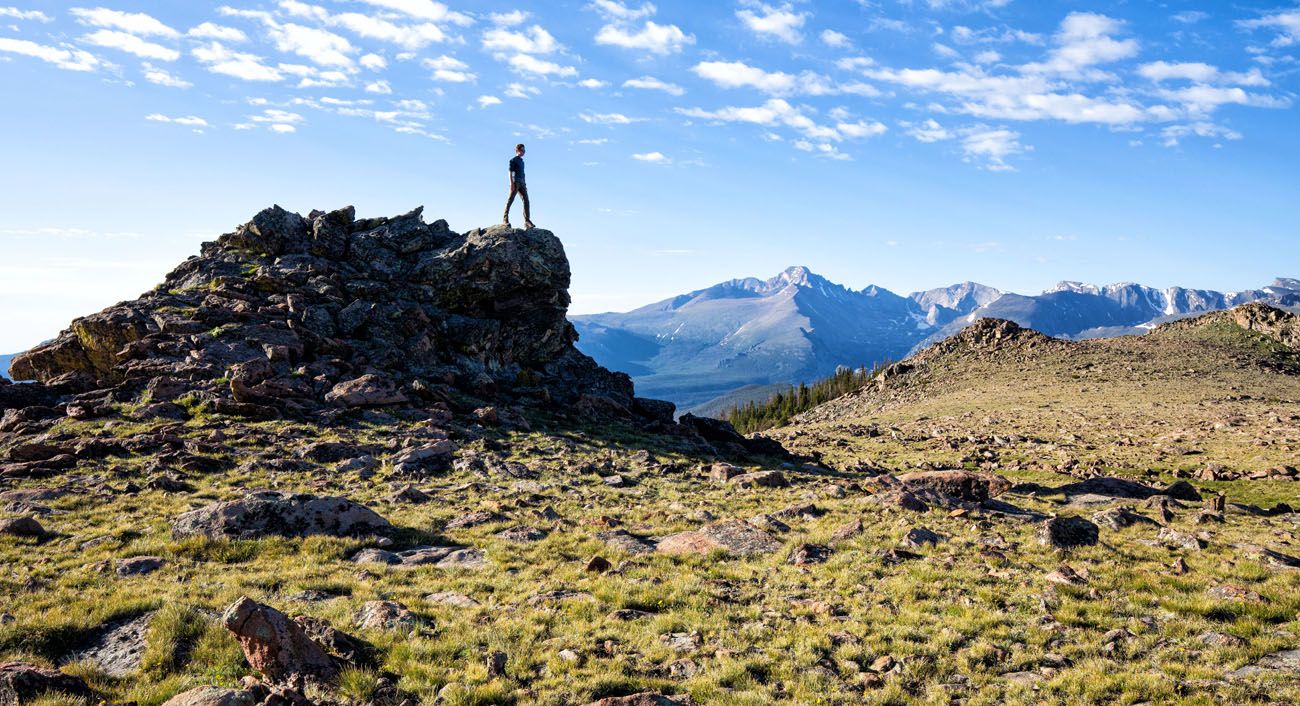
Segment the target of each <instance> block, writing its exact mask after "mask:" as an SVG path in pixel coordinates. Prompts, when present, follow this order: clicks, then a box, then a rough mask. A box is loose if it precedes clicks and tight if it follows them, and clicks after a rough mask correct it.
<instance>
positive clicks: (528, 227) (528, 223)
mask: <svg viewBox="0 0 1300 706" xmlns="http://www.w3.org/2000/svg"><path fill="white" fill-rule="evenodd" d="M536 227H537V226H535V225H533V222H532V221H524V230H532V229H534V228H536Z"/></svg>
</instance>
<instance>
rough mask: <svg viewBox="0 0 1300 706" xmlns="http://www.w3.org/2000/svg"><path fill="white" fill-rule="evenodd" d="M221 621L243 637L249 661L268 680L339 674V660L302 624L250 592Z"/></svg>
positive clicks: (238, 635)
mask: <svg viewBox="0 0 1300 706" xmlns="http://www.w3.org/2000/svg"><path fill="white" fill-rule="evenodd" d="M221 624H222V625H224V626H225V627H226V629H227V630H229V631H230V632H232V633H234V635H235V638H236V639H237V640H239V645H240V647H242V648H243V650H244V657H245V658H246V659H247V660H248V664H249V665H250V666H252V668H253V669H255V670H257V671H258V672H260V673H261V674H262V676H264V677H265V678H266V679H267V680H268V681H271V682H275V683H287V682H289V681H290V680H293V679H294V678H297V677H303V678H307V677H310V678H314V679H320V680H328V679H330V678H332V677H334V676H335V675H336V674H338V671H339V664H338V662H337V661H336V660H335V659H334V658H332V657H330V656H329V655H328V654H327V653H326V652H325V650H324V649H323V648H322V647H321V646H320V645H318V644H316V642H315V641H313V640H312V639H311V638H310V637H309V636H308V635H307V633H306V631H304V630H303V629H302V626H300V625H298V623H296V622H294V621H292V620H290V619H289V618H288V616H286V615H285V614H284V613H281V612H280V611H278V610H276V609H275V608H272V607H270V606H267V605H262V604H261V603H258V602H256V601H254V600H253V599H251V598H248V597H247V596H244V597H242V598H240V599H239V600H237V601H235V602H234V603H233V604H231V606H230V607H229V608H227V609H226V611H225V612H224V613H222V615H221Z"/></svg>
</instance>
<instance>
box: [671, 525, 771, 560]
mask: <svg viewBox="0 0 1300 706" xmlns="http://www.w3.org/2000/svg"><path fill="white" fill-rule="evenodd" d="M780 548H781V542H779V541H777V539H776V538H775V537H773V536H772V535H770V534H768V533H767V532H764V531H763V530H761V529H759V528H757V527H755V526H753V525H751V524H749V523H748V522H744V521H742V520H724V521H722V522H715V523H713V524H711V525H705V526H704V527H701V528H700V529H698V530H692V531H689V532H680V533H678V534H674V535H669V536H667V537H664V538H663V539H661V540H660V541H659V544H658V545H657V546H656V550H657V551H659V552H660V553H663V554H709V553H712V552H715V551H722V552H724V553H727V554H734V555H736V556H755V555H759V554H770V553H771V552H774V551H776V550H778V549H780Z"/></svg>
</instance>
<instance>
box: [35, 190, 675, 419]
mask: <svg viewBox="0 0 1300 706" xmlns="http://www.w3.org/2000/svg"><path fill="white" fill-rule="evenodd" d="M569 279H570V274H569V263H568V259H567V258H566V256H565V253H564V248H563V246H562V245H561V243H560V240H559V239H558V238H556V237H555V236H554V235H553V234H552V233H550V232H549V231H545V230H540V229H530V230H527V231H519V230H511V229H509V228H504V227H494V228H489V229H487V230H482V229H476V230H471V231H468V232H466V233H455V232H453V231H452V230H451V229H450V228H449V227H448V225H447V223H446V222H445V221H435V222H434V223H425V222H424V219H423V217H422V210H421V209H416V210H415V211H412V212H410V213H407V214H405V215H402V216H397V217H394V218H369V219H357V218H356V217H355V212H354V211H353V209H352V208H350V207H349V208H346V209H342V210H339V211H334V212H331V213H324V212H312V213H311V214H309V215H308V216H306V217H303V216H301V215H299V214H296V213H290V212H288V211H285V210H284V209H282V208H280V207H278V206H274V207H272V208H268V209H266V210H264V211H262V212H261V213H259V214H257V215H256V216H255V217H254V218H253V219H252V220H251V221H250V222H248V223H246V224H244V225H242V226H240V227H239V228H238V229H236V230H235V232H233V233H228V234H226V235H223V236H221V237H220V238H218V239H217V240H216V241H215V242H210V243H205V244H204V245H203V248H202V252H201V254H200V255H199V256H197V257H192V258H190V259H189V260H186V261H185V262H184V263H182V264H181V265H180V266H179V267H177V268H176V269H175V270H173V271H172V272H171V274H169V275H168V276H167V277H166V279H165V280H164V281H163V283H162V284H160V285H159V286H158V287H157V288H156V289H154V290H152V291H150V292H148V293H146V294H145V295H143V296H142V297H140V298H139V299H136V300H134V301H129V302H123V303H121V304H118V305H115V306H113V307H110V308H108V309H105V310H104V311H101V312H99V313H97V314H92V315H90V316H85V317H82V318H79V319H77V320H75V321H73V322H72V324H71V326H70V327H69V328H68V329H67V330H66V331H64V332H63V333H62V334H60V335H59V337H58V338H56V339H55V340H53V341H51V342H49V343H47V344H44V345H41V346H38V347H37V348H35V349H33V350H31V351H29V352H27V353H24V354H22V355H20V356H18V357H16V358H15V359H14V362H13V366H12V371H13V375H14V376H15V379H20V380H37V381H41V382H47V383H49V382H52V381H54V380H56V379H58V378H60V377H61V376H67V375H68V374H77V375H81V376H82V377H83V378H84V379H85V381H88V383H89V384H88V386H89V387H91V388H94V387H101V388H106V387H107V386H109V385H110V384H111V385H113V386H115V388H116V389H117V390H122V389H123V387H122V386H125V388H126V389H137V390H139V391H140V392H143V391H144V390H146V389H150V390H151V391H152V392H153V393H155V394H154V396H155V397H156V398H157V399H156V400H155V401H158V400H163V399H165V400H166V401H169V402H170V401H174V400H178V399H182V398H186V397H188V398H191V399H192V400H194V401H195V402H205V403H207V404H208V405H209V406H210V407H211V408H213V409H215V410H217V411H222V412H228V413H235V414H240V413H244V414H248V415H253V416H269V415H286V414H288V415H293V414H302V413H305V412H311V411H313V410H319V409H324V408H329V407H332V406H343V407H355V406H378V405H391V404H402V403H405V402H408V401H412V402H414V401H418V400H419V399H420V398H422V397H425V398H427V396H428V395H430V394H435V396H436V389H437V387H438V386H439V385H443V386H447V385H450V386H453V387H458V388H461V389H464V390H467V391H471V392H474V393H475V394H476V395H477V396H479V397H488V396H492V395H493V394H494V393H496V392H500V391H505V390H510V389H513V388H516V387H521V386H522V387H528V388H530V389H534V390H538V389H541V390H545V391H546V392H545V394H546V395H547V396H549V398H550V399H552V400H555V401H561V402H567V403H570V404H576V403H577V402H578V401H579V400H580V399H587V401H588V404H590V405H595V406H597V407H600V408H601V409H605V410H614V411H622V412H623V413H626V414H635V413H637V411H638V410H649V411H646V412H644V413H643V414H642V416H643V417H645V418H647V419H655V418H662V417H663V416H664V415H663V411H662V410H661V409H658V408H657V407H655V406H654V405H653V404H648V405H647V404H637V403H636V402H635V401H634V399H633V393H632V384H631V381H630V379H629V378H628V377H627V376H626V375H623V374H621V373H612V372H610V371H608V370H605V369H603V368H601V367H599V366H598V365H596V363H595V362H594V361H593V360H591V359H590V358H588V357H587V356H585V355H582V354H581V353H579V352H578V351H577V349H575V348H574V347H573V342H574V341H575V340H576V339H577V334H576V332H575V330H574V328H573V326H572V325H571V324H570V323H569V321H568V319H567V318H566V316H565V315H566V311H567V308H568V305H569V294H568V287H569ZM159 381H164V382H165V384H163V383H160V382H159ZM92 391H93V390H92ZM87 394H89V393H87ZM92 396H93V395H92ZM90 406H91V407H93V404H92V405H90ZM670 421H671V420H670V419H669V422H670Z"/></svg>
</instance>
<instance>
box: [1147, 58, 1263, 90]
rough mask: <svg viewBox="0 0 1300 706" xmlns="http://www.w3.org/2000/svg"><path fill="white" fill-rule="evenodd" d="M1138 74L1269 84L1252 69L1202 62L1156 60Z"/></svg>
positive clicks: (1155, 78)
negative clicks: (1229, 68) (1223, 67)
mask: <svg viewBox="0 0 1300 706" xmlns="http://www.w3.org/2000/svg"><path fill="white" fill-rule="evenodd" d="M1138 74H1139V75H1141V76H1143V77H1145V78H1149V79H1151V80H1152V81H1156V82H1161V81H1177V80H1185V81H1194V82H1196V83H1224V84H1236V85H1238V86H1267V85H1269V81H1268V79H1266V78H1264V75H1263V74H1261V73H1260V72H1259V69H1251V70H1250V71H1247V72H1233V71H1220V70H1219V68H1218V67H1217V66H1212V65H1210V64H1206V63H1202V62H1181V63H1174V64H1171V63H1169V62H1165V61H1155V62H1151V63H1149V64H1143V65H1142V66H1139V67H1138Z"/></svg>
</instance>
